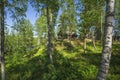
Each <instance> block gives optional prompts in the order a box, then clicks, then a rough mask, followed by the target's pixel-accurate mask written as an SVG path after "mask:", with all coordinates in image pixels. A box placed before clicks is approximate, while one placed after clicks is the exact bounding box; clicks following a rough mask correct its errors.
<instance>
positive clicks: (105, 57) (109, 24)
mask: <svg viewBox="0 0 120 80" xmlns="http://www.w3.org/2000/svg"><path fill="white" fill-rule="evenodd" d="M114 3H115V0H106V18H105V24H106V25H105V29H104V30H105V31H104V44H103V50H102V58H101V62H100V67H99V71H98V74H97V77H96V80H105V79H106V76H107V73H108V69H109V64H110V59H111V49H112V31H113V24H114Z"/></svg>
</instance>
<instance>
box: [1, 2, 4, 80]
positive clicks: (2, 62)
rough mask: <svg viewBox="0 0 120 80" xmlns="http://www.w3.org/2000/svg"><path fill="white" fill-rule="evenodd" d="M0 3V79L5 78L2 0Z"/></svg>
mask: <svg viewBox="0 0 120 80" xmlns="http://www.w3.org/2000/svg"><path fill="white" fill-rule="evenodd" d="M1 3H2V4H0V7H1V10H0V33H1V34H0V62H1V80H5V61H4V0H2V1H1Z"/></svg>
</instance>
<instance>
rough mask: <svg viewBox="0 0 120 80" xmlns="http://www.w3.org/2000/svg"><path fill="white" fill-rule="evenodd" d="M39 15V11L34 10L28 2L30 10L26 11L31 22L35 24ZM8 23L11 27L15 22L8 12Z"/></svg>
mask: <svg viewBox="0 0 120 80" xmlns="http://www.w3.org/2000/svg"><path fill="white" fill-rule="evenodd" d="M38 17H39V15H38V13H37V12H36V11H35V10H34V8H33V7H32V6H31V5H30V4H28V10H27V12H26V19H28V20H30V22H31V23H32V24H33V25H34V24H35V21H36V19H37V18H38ZM5 19H6V23H7V27H8V28H9V29H10V27H11V26H12V25H13V24H14V23H13V22H14V21H13V19H12V18H11V17H10V14H9V13H6V18H5Z"/></svg>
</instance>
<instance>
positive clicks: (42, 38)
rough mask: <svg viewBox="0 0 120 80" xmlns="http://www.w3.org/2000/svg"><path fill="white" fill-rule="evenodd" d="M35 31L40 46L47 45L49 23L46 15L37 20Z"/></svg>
mask: <svg viewBox="0 0 120 80" xmlns="http://www.w3.org/2000/svg"><path fill="white" fill-rule="evenodd" d="M35 31H36V33H37V38H38V45H41V44H42V43H45V42H46V38H47V21H46V17H45V16H44V15H41V16H40V17H39V18H38V19H37V20H36V23H35Z"/></svg>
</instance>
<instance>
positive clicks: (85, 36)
mask: <svg viewBox="0 0 120 80" xmlns="http://www.w3.org/2000/svg"><path fill="white" fill-rule="evenodd" d="M86 38H87V34H86V29H85V35H84V44H83V45H84V53H86Z"/></svg>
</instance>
